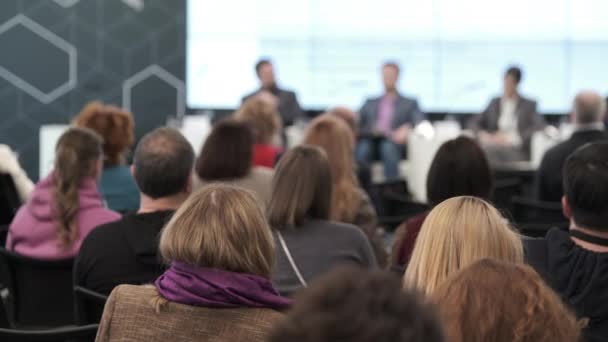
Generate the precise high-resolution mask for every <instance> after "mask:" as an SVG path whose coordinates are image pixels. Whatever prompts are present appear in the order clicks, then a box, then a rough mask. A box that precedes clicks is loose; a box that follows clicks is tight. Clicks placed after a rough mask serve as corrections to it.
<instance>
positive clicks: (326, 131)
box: [304, 114, 387, 265]
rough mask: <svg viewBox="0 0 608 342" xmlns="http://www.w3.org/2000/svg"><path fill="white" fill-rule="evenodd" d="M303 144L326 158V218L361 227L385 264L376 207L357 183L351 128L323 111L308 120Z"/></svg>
mask: <svg viewBox="0 0 608 342" xmlns="http://www.w3.org/2000/svg"><path fill="white" fill-rule="evenodd" d="M304 144H308V145H312V146H318V147H320V148H321V149H323V151H324V152H325V154H326V155H327V159H328V160H329V167H330V171H331V182H332V188H333V191H332V197H331V204H330V214H329V218H330V219H331V220H332V221H337V222H345V223H351V224H353V225H355V226H357V227H359V228H361V229H363V231H364V232H365V234H366V235H367V237H368V238H369V239H370V242H371V243H372V246H373V247H374V252H375V253H376V260H378V263H379V264H381V265H386V260H387V254H386V250H385V248H384V241H383V239H382V234H380V233H379V232H378V218H377V216H376V210H375V209H374V207H373V206H372V204H371V202H370V200H369V197H368V196H367V194H366V193H365V191H363V189H361V188H360V187H359V182H358V181H357V177H356V175H355V161H354V159H353V153H354V144H355V137H354V135H353V134H352V131H351V130H350V129H349V128H348V126H347V125H346V124H345V123H344V122H343V121H342V120H340V119H339V118H337V117H334V116H333V115H330V114H324V115H321V116H319V117H317V118H316V119H314V120H313V121H312V122H311V123H310V125H309V126H308V129H307V131H306V136H305V137H304Z"/></svg>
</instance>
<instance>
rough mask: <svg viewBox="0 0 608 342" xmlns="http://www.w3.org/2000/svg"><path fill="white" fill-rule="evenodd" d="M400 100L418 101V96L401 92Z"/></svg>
mask: <svg viewBox="0 0 608 342" xmlns="http://www.w3.org/2000/svg"><path fill="white" fill-rule="evenodd" d="M399 100H401V101H403V102H405V103H418V98H416V97H414V96H410V95H405V94H399Z"/></svg>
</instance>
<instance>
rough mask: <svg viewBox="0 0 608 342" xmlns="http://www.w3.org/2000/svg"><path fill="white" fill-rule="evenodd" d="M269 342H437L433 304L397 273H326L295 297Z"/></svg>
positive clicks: (440, 334) (345, 270) (348, 270)
mask: <svg viewBox="0 0 608 342" xmlns="http://www.w3.org/2000/svg"><path fill="white" fill-rule="evenodd" d="M269 341H270V342H333V341H350V342H378V341H393V342H416V341H425V342H442V341H444V338H443V331H442V326H441V323H440V321H439V317H438V315H437V312H436V310H435V308H434V306H433V305H432V304H431V303H428V301H426V300H425V299H424V297H423V296H422V295H421V294H420V293H417V292H412V291H409V290H405V291H404V290H402V289H401V282H400V281H399V277H397V276H396V275H394V274H391V273H388V272H383V271H366V270H363V269H359V268H355V267H346V268H341V269H338V270H336V271H334V272H332V273H330V274H327V275H325V276H323V277H321V278H320V279H319V280H317V281H316V282H315V283H313V284H312V286H311V287H310V288H307V289H305V290H304V291H302V292H301V293H300V295H299V296H297V297H296V301H295V304H294V307H293V308H292V310H291V311H290V312H289V313H288V315H287V317H286V319H284V320H281V321H280V322H279V324H277V325H276V327H275V329H274V331H273V332H272V334H271V337H270V339H269Z"/></svg>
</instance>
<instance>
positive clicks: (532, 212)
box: [511, 197, 568, 223]
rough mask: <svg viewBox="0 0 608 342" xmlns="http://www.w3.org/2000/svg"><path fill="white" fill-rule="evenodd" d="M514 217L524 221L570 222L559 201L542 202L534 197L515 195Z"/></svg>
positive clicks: (516, 220) (516, 219) (513, 201)
mask: <svg viewBox="0 0 608 342" xmlns="http://www.w3.org/2000/svg"><path fill="white" fill-rule="evenodd" d="M511 202H512V204H513V218H514V219H515V222H522V223H558V222H568V219H567V218H566V217H564V214H563V211H562V204H561V203H559V202H542V201H538V200H536V199H532V198H524V197H513V199H512V200H511Z"/></svg>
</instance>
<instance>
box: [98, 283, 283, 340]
mask: <svg viewBox="0 0 608 342" xmlns="http://www.w3.org/2000/svg"><path fill="white" fill-rule="evenodd" d="M157 296H158V292H157V291H156V289H155V288H154V287H152V286H133V285H121V286H118V287H117V288H115V289H114V291H113V292H112V294H111V295H110V298H109V299H108V302H107V304H106V307H105V310H104V313H103V318H102V320H101V323H100V325H99V332H98V333H97V339H96V341H97V342H105V341H112V342H118V341H120V342H122V341H125V342H126V341H142V342H168V341H171V342H180V341H209V342H220V341H221V342H230V341H235V342H236V341H254V342H255V341H266V335H267V333H268V332H269V330H270V329H271V328H272V327H273V324H274V322H275V321H276V320H278V319H280V318H281V317H282V316H283V314H281V313H279V312H277V311H274V310H271V309H255V308H238V309H214V308H202V307H195V306H190V305H183V304H178V303H173V302H169V303H167V304H166V305H163V306H162V307H161V310H160V313H157V312H156V311H155V308H154V307H153V305H152V303H151V301H152V300H153V299H154V298H157Z"/></svg>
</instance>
